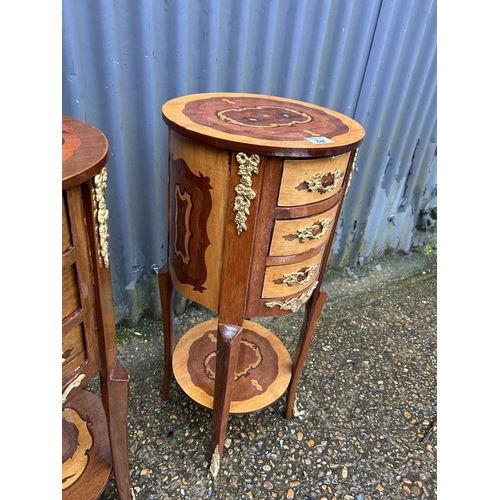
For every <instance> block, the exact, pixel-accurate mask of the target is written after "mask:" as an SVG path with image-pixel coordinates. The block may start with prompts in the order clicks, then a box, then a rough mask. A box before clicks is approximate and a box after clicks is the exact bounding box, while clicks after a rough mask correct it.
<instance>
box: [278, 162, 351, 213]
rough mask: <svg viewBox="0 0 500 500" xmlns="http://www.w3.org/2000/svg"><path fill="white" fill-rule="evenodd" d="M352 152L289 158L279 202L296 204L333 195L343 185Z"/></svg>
mask: <svg viewBox="0 0 500 500" xmlns="http://www.w3.org/2000/svg"><path fill="white" fill-rule="evenodd" d="M349 156H350V153H345V154H343V155H340V156H333V157H330V158H319V159H317V160H285V161H284V162H283V176H282V178H281V185H280V190H279V195H278V206H281V207H283V206H287V207H296V206H300V205H306V204H309V203H316V202H318V201H323V200H326V199H328V198H331V197H332V196H333V195H335V194H336V193H338V192H339V191H340V189H341V187H342V184H343V182H344V176H345V170H346V168H347V164H348V162H349Z"/></svg>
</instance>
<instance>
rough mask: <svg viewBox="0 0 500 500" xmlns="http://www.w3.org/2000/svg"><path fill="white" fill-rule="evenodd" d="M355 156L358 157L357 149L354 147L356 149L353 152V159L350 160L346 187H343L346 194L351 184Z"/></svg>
mask: <svg viewBox="0 0 500 500" xmlns="http://www.w3.org/2000/svg"><path fill="white" fill-rule="evenodd" d="M357 157H358V150H357V149H356V151H355V152H354V160H352V168H351V173H350V174H349V179H348V181H347V187H346V188H345V194H347V191H349V186H350V185H351V179H352V174H353V172H354V167H355V166H356V158H357ZM344 196H345V195H344Z"/></svg>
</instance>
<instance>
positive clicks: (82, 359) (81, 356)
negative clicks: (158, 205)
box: [62, 116, 132, 500]
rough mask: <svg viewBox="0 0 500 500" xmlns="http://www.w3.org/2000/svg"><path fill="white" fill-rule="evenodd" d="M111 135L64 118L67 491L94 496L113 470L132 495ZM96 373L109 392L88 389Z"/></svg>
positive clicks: (75, 499) (66, 494)
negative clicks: (111, 245)
mask: <svg viewBox="0 0 500 500" xmlns="http://www.w3.org/2000/svg"><path fill="white" fill-rule="evenodd" d="M107 155H108V141H107V140H106V137H105V136H104V135H103V134H102V132H100V131H99V130H98V129H96V128H95V127H93V126H91V125H89V124H87V123H85V122H83V121H80V120H77V119H75V118H70V117H68V116H63V117H62V498H63V499H65V500H70V499H71V500H80V499H95V498H98V497H99V496H100V494H101V493H102V491H103V489H104V487H105V486H106V483H107V481H108V479H109V475H110V473H111V469H112V468H113V470H114V476H115V480H116V486H117V489H118V493H119V495H120V499H122V500H125V499H127V500H130V499H131V498H132V497H131V490H130V479H129V458H128V431H127V408H128V384H129V377H128V374H127V372H126V371H125V369H124V368H123V367H122V365H121V364H120V362H119V361H118V360H117V358H116V332H115V321H114V312H113V295H112V289H111V274H110V269H109V252H108V230H107V220H108V210H107V208H106V201H105V197H104V191H105V188H106V178H107V173H106V167H105V164H106V161H107ZM97 373H99V376H100V389H101V395H102V397H98V396H97V395H95V394H93V393H91V392H89V391H86V390H84V387H85V385H86V384H87V382H89V381H90V380H91V379H92V378H93V377H94V376H95V375H96V374H97Z"/></svg>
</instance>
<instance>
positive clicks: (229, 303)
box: [159, 93, 364, 475]
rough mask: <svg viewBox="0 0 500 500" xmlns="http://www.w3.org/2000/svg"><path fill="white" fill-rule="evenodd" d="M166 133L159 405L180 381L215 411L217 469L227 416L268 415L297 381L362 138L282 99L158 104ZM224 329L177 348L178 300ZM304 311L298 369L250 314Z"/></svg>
mask: <svg viewBox="0 0 500 500" xmlns="http://www.w3.org/2000/svg"><path fill="white" fill-rule="evenodd" d="M162 111H163V117H164V120H165V122H166V124H167V125H168V127H169V203H168V211H169V244H168V252H169V257H168V262H167V264H166V265H165V266H164V267H163V268H162V269H161V271H160V273H159V285H160V295H161V301H162V310H163V322H164V334H165V371H164V388H163V397H164V399H166V398H167V397H168V391H169V387H170V382H171V375H172V371H173V373H174V375H175V377H176V380H177V382H178V383H179V385H180V386H181V388H182V389H183V390H184V391H185V392H186V393H187V394H188V395H189V396H190V397H191V398H192V399H193V400H194V401H196V402H197V403H199V404H201V405H203V406H205V407H208V408H212V409H213V426H212V443H211V450H210V453H211V457H212V464H211V470H212V473H213V474H214V475H216V474H217V472H218V465H219V463H220V459H221V457H222V450H223V443H224V438H225V434H226V428H227V421H228V418H229V415H230V414H231V413H235V414H236V413H238V414H241V413H249V412H254V411H257V410H260V409H262V408H265V407H267V406H269V405H270V404H272V403H273V402H275V401H276V400H277V399H278V398H279V397H280V396H281V395H282V394H283V393H284V392H285V391H288V392H287V402H286V417H287V418H290V417H291V416H292V415H293V408H294V404H295V393H296V389H297V384H298V380H299V376H300V372H301V370H302V367H303V364H304V361H305V359H306V355H307V351H308V349H309V345H310V342H311V338H312V335H313V332H314V329H315V326H316V323H317V321H318V319H319V316H320V312H321V309H322V308H323V305H324V303H325V300H326V291H325V289H324V288H323V287H322V286H321V281H322V278H323V274H324V271H325V266H326V264H327V260H328V256H329V252H330V248H331V245H332V240H333V235H334V232H335V227H336V224H337V220H338V217H339V214H340V209H341V206H342V202H343V199H344V196H345V194H346V191H347V188H348V185H349V181H350V176H351V174H352V171H353V168H354V161H355V156H356V151H357V148H358V147H359V145H360V144H361V142H362V140H363V137H364V130H363V128H362V127H361V126H360V125H359V124H358V123H356V122H355V121H354V120H352V119H351V118H349V117H347V116H345V115H342V114H340V113H337V112H335V111H331V110H329V109H326V108H323V107H320V106H316V105H313V104H308V103H304V102H300V101H295V100H292V99H285V98H280V97H273V96H266V95H256V94H235V93H211V94H195V95H188V96H184V97H179V98H176V99H173V100H171V101H168V102H167V103H165V104H164V106H163V108H162ZM174 287H175V288H176V289H177V290H178V291H179V292H180V293H181V294H182V295H184V296H185V297H187V298H188V299H190V300H194V301H196V302H198V303H200V304H202V305H204V306H206V307H207V308H209V309H210V310H211V311H213V312H214V313H215V314H217V315H218V319H216V320H211V321H208V322H205V323H201V324H200V325H197V326H195V327H194V328H192V329H191V330H190V331H189V332H187V333H186V334H185V335H184V336H183V337H182V338H181V339H180V341H179V342H178V344H177V346H176V347H175V352H174V345H173V332H174V326H173V308H172V300H173V290H174ZM304 305H305V307H306V311H305V315H304V321H303V325H302V331H301V333H300V336H299V338H298V339H297V342H298V343H297V348H296V350H295V354H294V358H293V361H292V359H291V358H290V355H289V354H288V352H287V350H286V348H285V347H284V346H283V344H282V343H281V341H280V340H279V339H278V338H277V337H276V335H274V334H273V333H272V332H270V331H269V330H267V329H266V328H264V327H262V326H261V325H259V324H257V323H255V322H252V321H250V319H251V318H256V317H266V316H281V315H285V314H290V313H293V312H296V311H298V310H299V309H300V308H301V307H302V306H304Z"/></svg>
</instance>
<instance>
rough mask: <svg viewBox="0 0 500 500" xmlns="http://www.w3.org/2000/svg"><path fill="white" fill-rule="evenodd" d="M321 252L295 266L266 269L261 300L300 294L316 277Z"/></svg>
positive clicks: (321, 255)
mask: <svg viewBox="0 0 500 500" xmlns="http://www.w3.org/2000/svg"><path fill="white" fill-rule="evenodd" d="M322 257H323V252H320V253H319V254H317V255H315V256H314V257H312V258H310V259H307V260H304V261H302V262H299V263H295V264H288V265H284V266H269V267H267V268H266V272H265V276H264V285H263V288H262V298H264V299H268V298H273V297H285V296H287V295H291V294H295V293H298V292H301V291H302V290H304V289H305V288H307V287H308V286H309V285H310V284H311V283H313V282H314V281H315V280H316V279H317V276H318V273H319V269H320V266H321V260H322Z"/></svg>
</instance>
